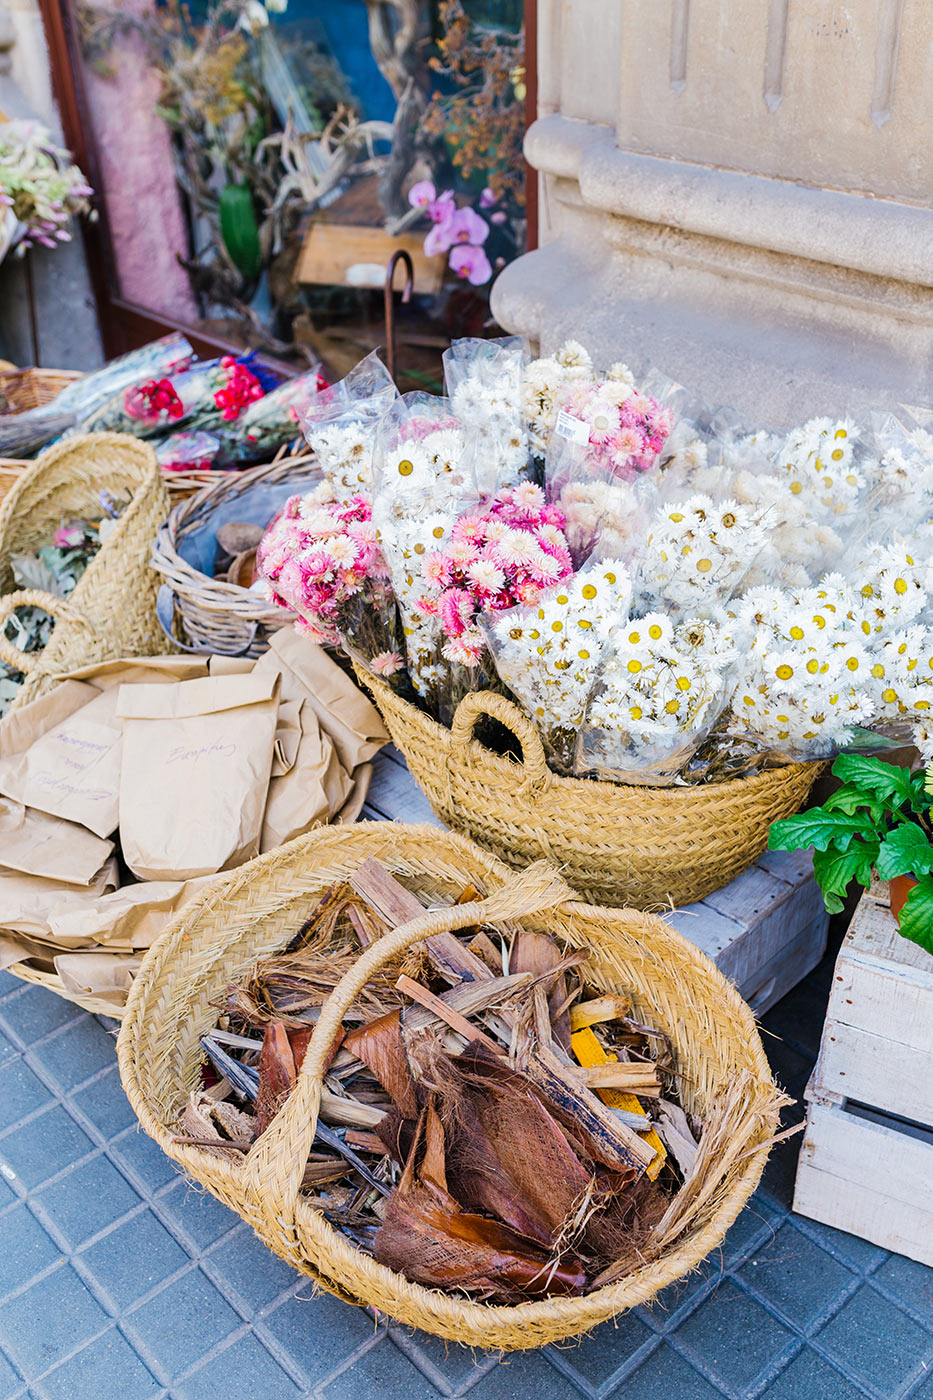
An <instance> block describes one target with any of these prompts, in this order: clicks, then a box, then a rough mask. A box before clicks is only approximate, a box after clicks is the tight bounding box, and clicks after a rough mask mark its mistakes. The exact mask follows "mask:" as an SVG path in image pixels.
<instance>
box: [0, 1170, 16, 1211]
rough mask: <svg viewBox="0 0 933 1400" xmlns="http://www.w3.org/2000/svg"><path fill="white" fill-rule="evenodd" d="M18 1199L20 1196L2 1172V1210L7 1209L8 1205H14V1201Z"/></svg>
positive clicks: (0, 1198) (0, 1175)
mask: <svg viewBox="0 0 933 1400" xmlns="http://www.w3.org/2000/svg"><path fill="white" fill-rule="evenodd" d="M17 1200H19V1197H18V1196H17V1194H16V1192H15V1191H14V1190H13V1187H12V1186H10V1184H9V1182H8V1181H7V1180H6V1177H4V1176H3V1175H2V1174H0V1211H4V1210H6V1209H7V1207H8V1206H10V1205H12V1203H13V1202H14V1201H17Z"/></svg>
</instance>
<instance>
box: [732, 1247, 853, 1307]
mask: <svg viewBox="0 0 933 1400" xmlns="http://www.w3.org/2000/svg"><path fill="white" fill-rule="evenodd" d="M739 1276H740V1277H741V1278H742V1279H744V1280H745V1282H746V1283H748V1284H749V1285H750V1286H751V1287H752V1288H754V1289H755V1290H756V1292H758V1293H760V1294H762V1295H763V1296H764V1297H765V1298H767V1299H768V1301H769V1302H770V1303H772V1304H773V1305H774V1307H776V1308H777V1309H778V1311H779V1312H780V1313H781V1314H782V1315H783V1316H784V1317H785V1318H786V1319H787V1320H788V1322H790V1323H791V1324H792V1325H793V1326H795V1327H799V1328H802V1329H806V1328H807V1327H809V1326H810V1325H811V1324H812V1323H814V1322H816V1320H817V1319H818V1318H820V1317H824V1316H826V1315H827V1314H828V1313H829V1312H830V1311H831V1310H834V1309H835V1306H836V1304H837V1302H838V1300H839V1299H841V1298H842V1297H843V1296H844V1295H845V1293H846V1292H847V1291H849V1290H851V1289H852V1288H853V1286H854V1284H855V1280H856V1275H854V1274H853V1273H852V1271H851V1270H850V1269H847V1268H846V1267H845V1265H844V1264H841V1263H840V1262H839V1260H838V1259H834V1258H833V1256H832V1255H831V1254H828V1253H827V1252H826V1250H825V1249H821V1248H820V1246H819V1245H818V1244H815V1243H814V1242H813V1240H810V1239H808V1238H807V1236H806V1235H803V1234H801V1232H800V1231H799V1230H798V1229H796V1228H795V1226H793V1225H791V1224H790V1222H788V1223H787V1224H785V1225H782V1226H781V1228H780V1230H778V1232H777V1235H776V1236H775V1237H774V1239H773V1240H771V1241H770V1242H769V1243H768V1244H766V1245H763V1246H762V1247H761V1249H759V1250H758V1251H757V1253H755V1254H754V1255H753V1256H752V1258H751V1259H749V1260H748V1261H747V1263H745V1264H743V1265H742V1267H741V1269H740V1270H739Z"/></svg>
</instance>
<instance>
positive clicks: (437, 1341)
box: [389, 1326, 495, 1391]
mask: <svg viewBox="0 0 933 1400" xmlns="http://www.w3.org/2000/svg"><path fill="white" fill-rule="evenodd" d="M389 1335H390V1336H391V1338H392V1340H393V1342H395V1344H396V1346H399V1347H401V1349H402V1350H403V1351H404V1352H405V1354H406V1356H408V1357H410V1358H411V1360H413V1361H414V1363H415V1365H416V1366H417V1367H418V1368H419V1370H422V1371H424V1372H425V1373H426V1374H427V1375H428V1377H429V1378H430V1376H431V1372H432V1369H433V1370H434V1371H437V1372H438V1373H439V1374H440V1375H441V1376H442V1377H443V1378H444V1381H445V1382H446V1384H447V1387H448V1388H449V1389H451V1390H457V1391H459V1390H461V1389H462V1388H464V1387H465V1386H467V1385H468V1384H470V1383H473V1384H475V1383H476V1382H477V1381H478V1380H480V1379H481V1378H482V1376H483V1375H484V1374H485V1372H486V1371H488V1370H489V1369H490V1367H491V1366H493V1365H495V1357H491V1356H490V1354H489V1352H488V1351H479V1350H476V1349H475V1348H472V1347H463V1346H458V1345H457V1343H456V1342H448V1341H445V1340H444V1339H443V1338H442V1337H432V1336H431V1335H430V1334H429V1333H427V1332H416V1331H414V1330H413V1329H412V1328H410V1327H399V1326H394V1327H392V1328H390V1330H389Z"/></svg>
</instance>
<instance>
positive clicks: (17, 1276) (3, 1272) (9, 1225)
mask: <svg viewBox="0 0 933 1400" xmlns="http://www.w3.org/2000/svg"><path fill="white" fill-rule="evenodd" d="M0 1241H2V1245H0V1249H2V1253H0V1259H2V1263H0V1298H4V1297H6V1295H7V1294H8V1293H12V1292H13V1291H14V1289H17V1288H21V1287H22V1286H23V1284H24V1283H28V1282H29V1280H30V1279H31V1278H35V1276H36V1274H41V1273H42V1272H43V1270H45V1269H47V1268H48V1267H49V1266H50V1265H51V1264H54V1263H55V1261H56V1259H61V1257H62V1256H61V1251H60V1250H59V1249H58V1248H57V1247H56V1245H55V1242H54V1240H50V1239H49V1237H48V1235H47V1234H46V1233H45V1231H44V1230H43V1228H42V1226H41V1225H40V1224H39V1222H38V1220H36V1218H35V1216H34V1215H32V1214H30V1212H29V1210H28V1209H27V1207H26V1206H25V1205H18V1206H14V1207H13V1209H12V1210H10V1211H7V1213H6V1215H5V1216H4V1217H3V1222H2V1224H0Z"/></svg>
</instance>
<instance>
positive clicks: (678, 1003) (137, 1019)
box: [118, 822, 786, 1349]
mask: <svg viewBox="0 0 933 1400" xmlns="http://www.w3.org/2000/svg"><path fill="white" fill-rule="evenodd" d="M370 856H373V857H375V858H376V859H378V860H380V861H382V862H383V864H384V865H386V866H387V867H388V869H390V870H391V871H392V872H393V873H394V874H396V875H398V876H399V877H400V878H401V879H403V880H404V881H405V882H406V883H407V884H408V885H409V886H410V887H411V888H414V889H417V890H419V891H421V892H423V893H426V894H428V895H429V896H430V897H431V898H432V899H434V900H436V901H437V902H438V903H441V904H445V905H447V906H448V907H443V908H436V909H435V910H434V911H433V912H430V913H425V915H424V916H423V917H420V918H417V919H414V920H412V921H411V922H410V923H408V924H405V925H404V926H403V927H401V928H399V929H396V930H395V931H394V932H392V933H390V934H386V935H385V936H384V937H383V938H381V939H379V940H377V942H376V943H374V944H372V945H371V946H370V947H369V948H368V949H367V950H366V951H365V952H364V953H363V954H362V955H361V956H360V958H359V960H358V962H357V963H356V965H355V966H354V967H353V968H352V969H351V971H350V972H348V973H347V974H346V976H345V977H344V978H343V979H342V980H341V982H340V983H339V984H338V986H337V987H336V989H335V991H334V992H333V994H332V995H331V997H330V998H329V999H328V1001H327V1003H326V1004H325V1006H324V1008H323V1009H322V1011H321V1016H320V1019H319V1021H318V1023H317V1026H316V1028H315V1031H314V1035H313V1038H312V1041H311V1044H310V1047H309V1049H308V1052H307V1055H306V1057H305V1060H304V1063H303V1065H302V1069H301V1072H300V1075H299V1079H298V1084H297V1086H296V1088H295V1090H294V1091H293V1093H292V1094H291V1096H290V1098H289V1099H288V1102H287V1104H286V1105H285V1106H284V1107H283V1108H282V1110H281V1111H280V1112H279V1114H278V1115H277V1117H276V1118H275V1120H274V1122H273V1123H272V1125H271V1126H270V1127H269V1128H268V1129H267V1131H266V1132H265V1133H264V1134H263V1135H262V1137H261V1138H259V1139H258V1141H257V1142H256V1143H255V1144H254V1145H253V1147H252V1148H251V1150H250V1151H249V1153H248V1154H247V1155H246V1156H245V1157H242V1156H239V1157H236V1158H234V1157H233V1154H230V1155H229V1156H228V1157H225V1156H221V1155H220V1154H218V1153H216V1152H212V1151H210V1150H206V1149H204V1148H202V1147H196V1146H192V1145H189V1144H183V1143H179V1142H176V1141H175V1134H176V1132H177V1131H178V1129H177V1127H176V1125H177V1123H178V1119H179V1116H180V1114H181V1112H182V1110H183V1108H184V1105H185V1103H186V1102H187V1099H188V1095H189V1094H190V1093H191V1092H192V1090H194V1089H195V1088H196V1087H197V1086H198V1084H199V1083H200V1074H201V1060H202V1051H201V1049H200V1045H199V1037H200V1036H201V1035H203V1034H205V1033H206V1032H207V1031H209V1030H210V1029H211V1028H212V1027H213V1026H214V1025H215V1024H216V1020H217V1010H216V1008H217V1006H218V1004H221V1003H222V1002H223V998H224V995H225V991H226V987H227V985H228V983H230V982H231V981H233V980H235V979H237V978H239V977H241V976H242V975H243V974H245V973H246V972H247V971H248V970H249V969H250V968H251V967H252V966H253V965H254V964H255V962H256V960H257V959H258V958H261V957H263V956H266V955H269V954H271V953H273V952H274V951H276V950H278V949H281V948H282V947H283V946H284V945H285V944H286V943H287V942H289V941H290V939H291V938H292V937H293V936H294V934H295V931H296V930H297V929H298V928H299V927H300V926H301V924H302V922H303V921H304V920H305V918H306V917H307V913H308V910H309V909H310V908H313V906H314V904H315V902H316V901H317V900H318V898H319V897H320V895H321V893H322V891H323V890H324V889H325V888H326V887H327V886H329V885H330V884H331V883H332V882H333V881H336V880H344V879H346V878H347V876H348V875H349V874H351V873H352V872H353V871H354V870H355V869H357V868H358V866H359V865H360V864H361V863H362V861H363V860H365V859H366V858H367V857H370ZM469 883H472V884H475V885H476V886H477V887H483V888H484V889H485V891H486V892H487V898H486V900H485V902H484V903H482V904H472V905H459V906H457V907H449V906H450V902H451V901H452V900H453V899H456V897H457V896H458V895H459V894H460V893H461V892H462V890H463V888H464V886H465V885H467V884H469ZM481 920H482V921H487V922H495V921H497V920H509V921H510V923H513V922H514V921H516V920H519V921H520V922H521V924H522V926H523V927H528V928H533V929H537V930H538V931H541V932H548V933H551V934H553V935H554V936H555V937H557V938H558V939H560V940H561V941H562V942H563V943H564V944H566V945H567V947H568V948H585V949H587V950H588V951H589V952H590V954H591V958H590V962H589V964H588V966H587V981H588V982H589V983H591V984H592V985H593V986H595V987H597V988H599V989H600V990H601V991H602V992H616V991H621V990H622V989H624V990H625V991H626V992H627V993H629V994H631V995H632V996H633V999H634V1007H635V1014H636V1015H638V1014H639V1013H642V1014H643V1016H644V1017H646V1018H650V1019H651V1021H652V1023H653V1024H654V1025H656V1026H658V1027H659V1029H661V1030H663V1031H665V1032H666V1033H667V1035H668V1036H669V1037H670V1038H671V1041H672V1043H673V1046H674V1051H675V1058H676V1068H677V1070H678V1072H679V1074H680V1075H681V1076H682V1077H681V1079H680V1085H681V1094H682V1097H683V1101H684V1104H685V1107H687V1109H688V1110H689V1111H691V1112H695V1113H697V1114H698V1115H699V1116H700V1117H701V1118H703V1119H704V1123H705V1128H704V1136H703V1143H707V1141H708V1139H707V1134H713V1132H714V1129H713V1124H714V1122H718V1123H719V1124H720V1129H721V1131H720V1134H719V1137H718V1138H716V1139H712V1138H711V1139H710V1140H715V1141H717V1142H718V1143H719V1145H720V1147H721V1149H722V1150H719V1148H708V1149H707V1150H706V1151H704V1147H703V1145H702V1144H701V1150H700V1153H699V1154H698V1158H697V1167H696V1169H695V1175H694V1177H693V1179H692V1181H691V1186H692V1187H693V1189H692V1191H691V1192H688V1193H682V1194H684V1195H687V1196H689V1200H690V1204H689V1205H688V1206H686V1207H684V1208H682V1209H681V1210H680V1212H679V1214H678V1215H676V1218H674V1219H672V1220H670V1221H668V1222H667V1223H666V1224H665V1222H662V1227H661V1228H662V1229H663V1232H664V1233H663V1235H662V1236H660V1237H659V1238H658V1240H657V1244H656V1246H655V1247H651V1246H649V1248H648V1250H647V1251H646V1255H645V1258H646V1262H645V1263H644V1264H643V1265H642V1267H640V1268H639V1269H638V1270H637V1271H636V1272H635V1273H633V1274H631V1275H629V1276H627V1277H625V1278H624V1279H622V1280H621V1281H620V1282H617V1283H615V1284H612V1285H610V1286H607V1287H604V1288H601V1289H599V1290H598V1291H594V1292H593V1293H590V1294H588V1295H586V1296H584V1297H578V1298H552V1299H546V1300H542V1301H538V1302H529V1303H522V1304H520V1305H516V1306H494V1305H492V1304H486V1303H475V1302H470V1301H467V1300H465V1299H462V1298H454V1297H451V1296H450V1295H449V1294H447V1293H445V1292H443V1291H441V1290H439V1289H431V1288H425V1287H422V1286H420V1285H418V1284H414V1283H410V1282H408V1281H407V1280H406V1279H404V1278H403V1277H401V1276H400V1275H399V1274H397V1273H395V1272H393V1271H392V1270H390V1269H388V1268H386V1267H384V1266H383V1265H380V1264H377V1263H376V1262H375V1261H374V1260H373V1259H372V1258H371V1257H369V1256H368V1255H365V1254H363V1253H362V1252H360V1251H359V1250H358V1249H356V1248H355V1246H354V1245H353V1244H352V1243H351V1242H350V1241H349V1240H348V1239H347V1238H346V1237H345V1236H344V1235H342V1234H340V1233H338V1232H337V1231H336V1230H335V1229H334V1228H333V1227H332V1226H331V1225H329V1224H328V1222H327V1221H326V1219H325V1218H324V1215H323V1214H322V1213H320V1212H319V1211H318V1210H316V1209H315V1197H314V1195H313V1194H306V1193H302V1192H300V1191H299V1182H300V1180H301V1177H302V1173H303V1170H304V1166H305V1161H306V1159H307V1156H308V1152H309V1150H310V1147H311V1143H312V1140H313V1137H314V1133H315V1125H316V1121H317V1114H318V1108H319V1104H320V1093H321V1077H322V1073H323V1068H324V1066H325V1064H326V1063H327V1057H328V1052H329V1050H330V1046H331V1043H332V1041H333V1039H334V1036H335V1034H336V1032H337V1029H338V1027H339V1025H340V1022H341V1019H342V1016H343V1014H344V1012H345V1010H346V1009H347V1007H348V1006H349V1005H350V1004H351V1002H352V1001H353V999H354V998H355V996H356V994H357V992H358V990H359V988H360V987H362V986H363V985H364V984H365V983H366V981H367V980H368V979H369V977H370V976H372V974H373V973H374V972H375V971H376V970H377V969H378V968H379V967H381V966H382V965H384V964H385V963H388V962H391V961H393V960H394V959H396V958H397V957H398V956H399V954H400V953H401V952H402V951H403V950H404V949H406V948H409V947H411V946H412V945H413V944H414V943H416V942H418V941H420V940H421V939H423V938H426V937H429V936H430V935H432V934H435V933H438V932H440V931H442V930H447V929H456V928H462V927H465V926H467V925H468V924H469V925H472V924H475V923H478V922H480V921H481ZM118 1053H119V1058H120V1073H121V1075H122V1078H123V1084H124V1087H125V1089H126V1092H127V1094H128V1095H129V1099H130V1102H131V1103H132V1105H133V1108H134V1109H135V1111H136V1113H137V1115H138V1116H139V1120H140V1122H141V1124H142V1126H143V1128H144V1129H145V1130H146V1132H147V1133H149V1134H150V1136H152V1137H153V1138H155V1140H156V1141H157V1142H158V1143H159V1144H160V1145H161V1146H162V1148H163V1150H164V1151H165V1152H166V1153H167V1154H168V1155H169V1156H170V1157H172V1158H174V1159H175V1160H176V1161H177V1162H180V1163H181V1164H182V1165H183V1166H184V1168H185V1169H186V1171H187V1172H188V1173H189V1174H190V1175H191V1176H193V1177H194V1178H195V1179H196V1180H197V1181H199V1182H202V1183H203V1184H204V1185H205V1186H206V1187H207V1188H208V1189H209V1190H210V1191H211V1192H212V1193H213V1194H214V1195H215V1196H217V1197H218V1198H219V1199H220V1200H222V1201H223V1202H225V1204H227V1205H228V1206H230V1207H231V1208H232V1209H233V1210H235V1211H237V1212H239V1214H240V1215H242V1216H243V1217H244V1218H245V1219H246V1220H247V1221H248V1222H249V1223H250V1224H251V1225H252V1226H253V1228H254V1229H255V1230H256V1232H257V1234H258V1235H259V1236H260V1237H261V1238H262V1239H263V1240H264V1241H265V1242H266V1244H268V1245H269V1246H270V1247H271V1248H272V1249H273V1250H274V1251H275V1252H276V1253H277V1254H278V1255H280V1256H281V1258H283V1259H285V1260H287V1261H288V1263H290V1264H291V1265H293V1267H294V1268H296V1269H298V1270H299V1271H300V1272H301V1273H303V1274H307V1275H308V1276H309V1277H310V1278H312V1279H314V1280H315V1282H316V1283H318V1284H319V1285H320V1286H321V1287H322V1288H324V1289H326V1290H327V1291H328V1292H329V1293H333V1294H335V1295H336V1296H338V1297H340V1298H343V1299H344V1300H345V1301H347V1302H351V1303H356V1304H359V1305H364V1306H372V1307H375V1308H378V1309H380V1310H381V1311H383V1312H385V1313H387V1314H388V1315H389V1316H390V1317H393V1318H397V1319H398V1320H399V1321H401V1322H403V1323H406V1324H408V1325H410V1326H414V1327H421V1328H424V1329H425V1330H426V1331H429V1332H433V1333H436V1334H437V1335H439V1336H442V1337H447V1338H450V1339H451V1340H453V1341H458V1342H462V1343H464V1344H465V1345H467V1346H479V1347H495V1348H507V1349H519V1348H524V1347H536V1346H543V1345H544V1344H545V1343H548V1342H555V1341H559V1340H560V1339H561V1338H566V1337H571V1336H575V1335H577V1334H579V1333H581V1332H585V1331H587V1330H588V1329H589V1328H591V1327H594V1326H596V1325H597V1324H598V1323H600V1322H603V1321H605V1320H606V1319H607V1318H610V1317H613V1316H614V1315H616V1314H617V1313H619V1312H622V1311H624V1310H625V1309H627V1308H630V1307H634V1306H635V1305H636V1304H639V1303H644V1302H646V1301H648V1300H649V1299H650V1298H652V1297H653V1296H654V1295H655V1294H656V1293H657V1292H658V1291H659V1289H661V1288H663V1287H665V1285H667V1284H669V1283H671V1282H672V1281H674V1280H675V1279H677V1278H680V1277H681V1276H682V1275H684V1274H686V1273H688V1272H689V1271H690V1270H691V1269H694V1268H696V1266H697V1265H698V1264H699V1263H700V1262H701V1261H702V1260H703V1259H704V1258H705V1256H706V1255H707V1254H708V1253H709V1252H710V1250H712V1249H714V1248H715V1247H716V1246H717V1245H718V1244H719V1243H720V1242H721V1240H722V1238H723V1236H724V1235H725V1233H726V1231H727V1230H728V1228H729V1226H730V1225H731V1224H732V1222H733V1221H734V1220H735V1218H736V1217H737V1215H738V1214H739V1212H740V1210H741V1209H742V1207H743V1206H744V1204H745V1202H746V1201H747V1200H748V1198H749V1196H750V1195H751V1193H752V1191H753V1190H754V1189H755V1186H756V1185H757V1183H758V1180H759V1177H760V1175H761V1172H762V1169H763V1167H764V1164H765V1160H766V1158H767V1156H768V1149H769V1143H770V1140H771V1138H772V1136H773V1133H774V1130H775V1127H776V1123H777V1114H778V1110H779V1108H780V1106H781V1104H782V1103H784V1102H786V1100H785V1099H784V1098H783V1096H782V1095H780V1094H779V1092H778V1091H777V1090H776V1089H775V1086H774V1084H773V1082H772V1080H771V1075H770V1071H769V1069H768V1064H767V1061H766V1059H765V1056H764V1052H763V1050H762V1046H761V1040H760V1038H759V1035H758V1032H757V1030H756V1028H755V1022H754V1019H753V1017H752V1014H751V1012H750V1011H749V1009H748V1007H747V1006H746V1005H745V1003H744V1002H743V1001H742V1000H741V998H740V997H739V994H738V992H737V991H736V990H735V988H734V987H733V986H732V985H731V983H729V982H727V981H726V980H725V978H724V977H723V976H722V974H721V973H720V972H719V971H718V970H717V968H716V967H714V965H713V964H712V963H711V962H710V961H709V959H708V958H706V957H705V956H704V955H703V954H702V953H700V952H699V951H698V950H697V949H696V948H694V946H693V945H692V944H691V943H689V942H687V940H686V939H684V938H683V937H681V936H680V934H678V933H676V932H675V931H674V930H673V929H671V928H670V927H669V926H668V925H667V924H665V923H664V922H663V920H661V919H659V918H657V917H656V916H655V915H651V914H640V913H637V912H635V911H633V910H619V909H603V908H598V907H595V906H592V905H587V904H582V903H579V902H577V901H576V897H575V896H574V895H573V893H572V891H570V890H569V889H568V887H567V886H566V885H565V884H564V882H563V880H561V878H560V877H559V876H558V875H557V874H556V872H555V871H553V870H552V869H550V868H549V867H547V866H545V865H544V864H543V863H538V864H536V865H534V866H532V867H530V868H529V869H528V870H526V871H523V872H522V873H521V874H518V875H516V874H514V873H512V872H511V871H509V870H508V868H507V867H506V866H504V865H503V864H502V863H501V862H500V861H497V860H496V859H495V858H494V857H493V856H490V855H487V854H486V853H484V852H483V851H480V850H479V849H478V848H477V847H476V846H475V845H473V843H472V842H470V841H467V840H465V839H464V838H462V837H458V836H455V835H453V834H451V833H450V832H445V831H440V830H438V829H437V828H435V827H428V826H405V825H399V824H396V823H389V822H372V823H360V824H359V825H357V826H353V827H348V828H343V829H339V828H333V827H325V828H322V829H320V830H319V831H316V832H313V833H312V834H311V835H309V836H307V837H302V838H300V839H299V840H297V841H293V842H291V843H290V844H289V845H287V846H284V847H282V848H280V849H279V850H277V851H273V852H270V853H269V854H268V855H265V856H261V857H259V859H257V860H255V861H252V862H251V863H250V864H249V865H246V866H244V867H242V868H241V869H240V870H238V871H235V872H233V873H232V874H231V875H229V876H226V877H224V878H223V881H222V882H217V883H214V884H213V885H212V886H211V887H210V889H209V890H208V891H207V892H205V893H204V894H203V895H202V896H201V897H200V898H199V899H198V900H197V901H196V902H195V903H193V904H192V905H191V906H190V907H189V909H188V910H187V911H186V912H185V913H183V914H182V915H181V916H180V917H179V918H178V919H177V920H176V921H175V922H174V923H173V924H172V925H171V927H170V928H168V929H167V930H166V931H165V932H164V933H163V934H162V936H161V937H160V938H159V939H158V941H157V942H156V943H155V944H154V945H153V947H152V948H151V949H150V951H149V953H148V955H147V956H146V958H145V961H144V963H143V966H142V969H141V971H140V973H139V975H138V976H137V978H136V980H135V982H134V984H133V986H132V989H131V991H130V996H129V1001H128V1004H127V1007H126V1012H125V1014H124V1019H123V1025H122V1028H121V1031H120V1037H119V1041H118ZM717 1115H718V1116H717ZM723 1115H727V1116H726V1117H724V1116H723ZM701 1159H703V1160H702V1162H701ZM668 1214H669V1215H670V1214H671V1213H670V1212H669V1213H668Z"/></svg>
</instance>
